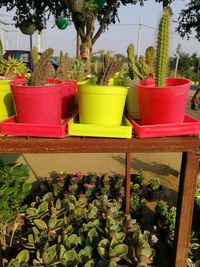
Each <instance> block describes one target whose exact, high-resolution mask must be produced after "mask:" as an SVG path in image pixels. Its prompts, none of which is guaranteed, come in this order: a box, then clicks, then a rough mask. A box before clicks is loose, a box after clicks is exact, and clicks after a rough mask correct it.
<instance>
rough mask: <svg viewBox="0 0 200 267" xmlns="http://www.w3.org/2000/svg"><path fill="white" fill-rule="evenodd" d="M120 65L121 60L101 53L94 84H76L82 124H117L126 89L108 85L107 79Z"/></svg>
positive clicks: (119, 123)
mask: <svg viewBox="0 0 200 267" xmlns="http://www.w3.org/2000/svg"><path fill="white" fill-rule="evenodd" d="M121 66H122V60H121V59H119V58H116V57H114V56H111V55H110V54H108V53H107V54H104V55H102V65H101V67H100V69H99V72H98V77H97V81H96V84H78V105H79V120H80V122H81V123H84V124H98V125H109V126H119V125H121V122H122V116H123V111H124V105H125V100H126V95H127V91H128V89H127V88H126V87H124V86H115V85H113V86H110V85H108V82H109V79H110V77H111V76H112V75H114V73H115V72H117V71H118V70H119V69H120V67H121Z"/></svg>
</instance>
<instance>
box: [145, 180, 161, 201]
mask: <svg viewBox="0 0 200 267" xmlns="http://www.w3.org/2000/svg"><path fill="white" fill-rule="evenodd" d="M147 193H148V199H149V200H152V201H157V200H161V198H162V193H163V187H162V185H161V183H160V178H156V179H155V180H153V181H152V182H151V183H149V184H148V185H147Z"/></svg>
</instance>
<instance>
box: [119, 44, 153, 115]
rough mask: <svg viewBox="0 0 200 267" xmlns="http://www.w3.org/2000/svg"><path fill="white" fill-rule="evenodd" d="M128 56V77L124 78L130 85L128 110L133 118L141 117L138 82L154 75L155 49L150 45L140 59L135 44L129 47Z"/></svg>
mask: <svg viewBox="0 0 200 267" xmlns="http://www.w3.org/2000/svg"><path fill="white" fill-rule="evenodd" d="M127 56H128V79H124V82H123V84H124V85H125V86H128V87H129V90H128V94H127V98H126V111H127V112H128V113H129V115H130V116H131V117H132V118H133V119H140V108H139V102H138V92H137V87H136V84H137V82H138V80H143V79H148V78H153V77H154V58H155V49H154V47H153V46H150V47H148V48H147V49H146V52H145V57H143V56H140V57H139V61H136V59H135V49H134V45H133V44H129V46H128V48H127Z"/></svg>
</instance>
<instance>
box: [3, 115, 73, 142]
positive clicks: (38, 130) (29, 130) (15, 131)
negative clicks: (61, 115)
mask: <svg viewBox="0 0 200 267" xmlns="http://www.w3.org/2000/svg"><path fill="white" fill-rule="evenodd" d="M70 118H71V117H70ZM70 118H67V119H66V120H62V121H61V124H60V125H42V124H28V123H19V122H17V116H12V117H9V118H8V119H7V120H5V121H2V122H0V132H1V134H3V135H13V136H35V137H49V138H64V137H66V131H67V124H68V122H69V120H70Z"/></svg>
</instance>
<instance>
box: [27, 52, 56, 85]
mask: <svg viewBox="0 0 200 267" xmlns="http://www.w3.org/2000/svg"><path fill="white" fill-rule="evenodd" d="M53 52H54V50H53V49H52V48H48V49H46V50H45V51H44V52H43V53H42V55H41V57H40V59H39V60H38V62H37V64H36V65H35V68H34V71H33V73H32V75H31V79H30V81H29V85H32V86H41V85H44V84H45V83H46V79H47V78H49V77H54V75H55V70H54V67H53V66H52V64H51V57H52V55H53Z"/></svg>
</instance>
